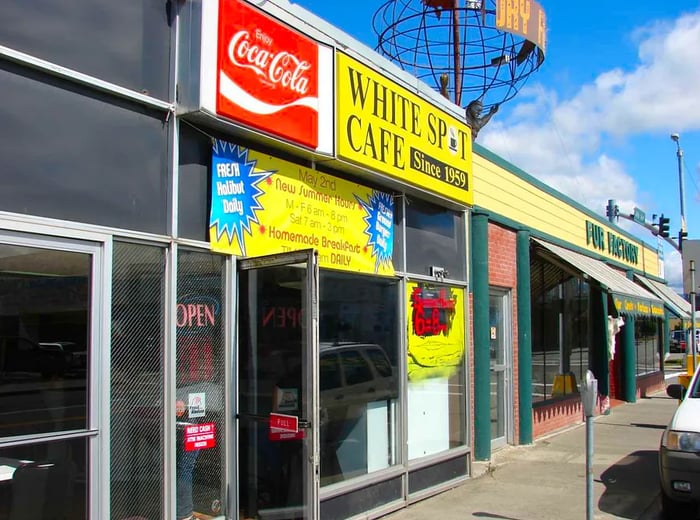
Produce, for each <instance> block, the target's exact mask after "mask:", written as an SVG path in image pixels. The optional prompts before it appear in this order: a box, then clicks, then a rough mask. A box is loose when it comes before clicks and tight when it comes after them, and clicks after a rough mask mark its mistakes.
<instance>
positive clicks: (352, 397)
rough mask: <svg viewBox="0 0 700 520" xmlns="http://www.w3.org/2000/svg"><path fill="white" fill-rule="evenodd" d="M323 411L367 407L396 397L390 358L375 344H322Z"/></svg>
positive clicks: (321, 379)
mask: <svg viewBox="0 0 700 520" xmlns="http://www.w3.org/2000/svg"><path fill="white" fill-rule="evenodd" d="M320 359H321V362H320V368H319V372H320V394H321V407H322V408H324V407H326V408H333V407H337V406H340V405H344V406H350V405H356V404H359V405H365V404H366V403H368V402H372V401H382V400H388V399H392V398H394V397H396V391H397V389H396V380H395V376H394V370H393V368H392V366H391V363H390V361H389V358H388V357H387V355H386V352H384V349H382V348H381V347H380V346H379V345H376V344H371V343H352V342H343V343H321V345H320Z"/></svg>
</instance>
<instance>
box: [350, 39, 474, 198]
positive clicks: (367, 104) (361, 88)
mask: <svg viewBox="0 0 700 520" xmlns="http://www.w3.org/2000/svg"><path fill="white" fill-rule="evenodd" d="M336 57H337V59H336V89H337V102H336V110H337V117H336V125H337V129H336V136H337V137H336V138H337V141H338V142H337V147H336V148H337V151H338V156H339V157H340V158H342V159H345V160H347V161H350V162H353V163H355V164H358V165H360V166H364V167H367V168H369V169H372V170H376V171H380V172H382V173H385V174H388V175H390V176H391V177H394V178H396V179H399V180H401V181H403V182H406V183H409V184H411V185H414V186H418V187H421V188H424V189H426V190H429V191H431V192H433V193H437V194H440V195H444V196H446V197H449V198H451V199H453V200H455V201H457V202H460V203H464V204H472V203H473V191H472V157H471V154H472V140H471V131H470V129H469V127H468V126H467V125H466V123H464V122H462V121H460V120H459V119H457V118H455V117H453V116H451V115H449V114H447V113H446V112H444V111H443V110H440V109H439V108H437V107H436V106H434V105H432V104H431V103H428V102H426V101H425V100H423V99H421V98H420V97H419V96H417V95H415V94H413V93H411V92H410V91H408V90H407V89H405V88H403V87H401V86H399V85H397V84H396V83H394V82H392V81H390V80H388V79H387V78H385V77H384V76H382V75H380V74H378V73H377V72H375V71H374V70H372V69H370V68H369V67H366V66H365V65H363V64H362V63H360V62H358V61H357V60H354V59H352V58H350V57H349V56H347V55H345V54H343V53H341V52H337V53H336Z"/></svg>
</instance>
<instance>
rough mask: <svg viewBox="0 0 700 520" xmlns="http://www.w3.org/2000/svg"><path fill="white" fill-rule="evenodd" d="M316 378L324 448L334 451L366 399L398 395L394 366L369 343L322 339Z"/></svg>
mask: <svg viewBox="0 0 700 520" xmlns="http://www.w3.org/2000/svg"><path fill="white" fill-rule="evenodd" d="M319 382H320V388H319V390H320V398H321V406H320V413H321V443H322V447H321V449H322V450H324V451H325V450H330V451H331V452H334V451H335V449H336V448H337V447H338V446H340V445H341V444H342V443H343V442H344V441H345V440H346V437H347V436H348V435H350V434H351V432H352V430H353V428H354V427H355V425H356V424H357V423H358V421H360V420H361V419H362V418H363V417H364V416H365V415H366V413H367V406H368V403H372V402H377V401H385V402H387V405H388V402H389V401H391V400H392V399H395V398H396V397H397V396H398V385H397V380H396V374H395V370H394V368H393V367H392V365H391V362H390V361H389V358H388V356H387V354H386V352H385V351H384V349H383V348H382V347H380V346H379V345H376V344H372V343H350V342H347V343H321V345H320V367H319ZM322 471H323V472H328V471H333V470H332V469H330V468H324V467H322ZM322 476H323V475H322Z"/></svg>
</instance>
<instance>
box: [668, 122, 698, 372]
mask: <svg viewBox="0 0 700 520" xmlns="http://www.w3.org/2000/svg"><path fill="white" fill-rule="evenodd" d="M671 140H672V141H673V142H674V143H676V157H678V189H679V190H680V197H681V231H680V233H679V234H678V245H679V246H680V250H681V261H682V257H683V237H684V236H685V235H686V234H687V232H688V230H687V228H686V224H685V196H684V195H683V192H684V189H683V188H684V182H683V149H682V148H681V136H680V135H679V134H671ZM690 279H691V287H690V295H689V296H690V320H691V324H690V338H688V341H687V342H686V351H687V347H688V346H690V352H691V354H692V365H691V367H692V369H693V373H694V372H695V369H696V368H697V367H696V366H695V365H696V363H695V360H696V357H695V356H696V355H697V353H698V352H697V345H696V339H695V334H696V332H695V262H694V261H692V260H691V261H690Z"/></svg>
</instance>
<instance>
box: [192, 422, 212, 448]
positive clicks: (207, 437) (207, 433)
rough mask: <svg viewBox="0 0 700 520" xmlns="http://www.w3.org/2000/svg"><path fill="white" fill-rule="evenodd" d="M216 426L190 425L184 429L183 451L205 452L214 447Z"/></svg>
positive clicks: (207, 424) (204, 424)
mask: <svg viewBox="0 0 700 520" xmlns="http://www.w3.org/2000/svg"><path fill="white" fill-rule="evenodd" d="M215 433H216V425H215V424H214V423H213V422H212V423H203V424H192V425H190V426H186V427H185V451H195V450H206V449H208V448H213V447H214V446H216V436H215Z"/></svg>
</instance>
